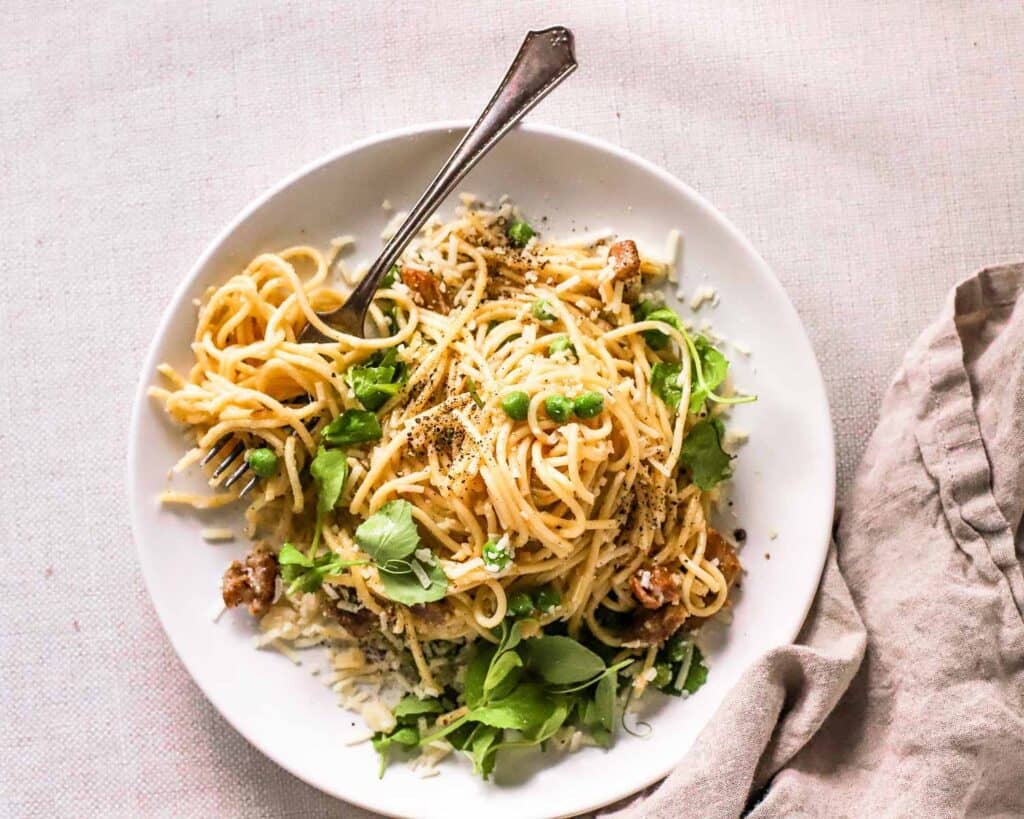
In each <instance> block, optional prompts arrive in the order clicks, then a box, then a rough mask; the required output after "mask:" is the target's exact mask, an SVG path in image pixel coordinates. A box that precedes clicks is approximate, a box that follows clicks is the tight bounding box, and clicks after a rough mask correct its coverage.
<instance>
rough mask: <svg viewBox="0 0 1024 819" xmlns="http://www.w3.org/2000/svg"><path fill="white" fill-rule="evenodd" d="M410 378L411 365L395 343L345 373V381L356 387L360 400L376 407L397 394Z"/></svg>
mask: <svg viewBox="0 0 1024 819" xmlns="http://www.w3.org/2000/svg"><path fill="white" fill-rule="evenodd" d="M408 380H409V368H408V367H407V366H406V364H405V362H404V361H399V360H398V351H397V350H396V349H395V348H394V347H391V348H390V349H388V350H387V351H386V352H377V353H375V354H374V355H373V356H371V357H370V358H369V359H368V360H367V361H366V363H365V364H361V365H359V366H358V367H350V368H349V369H348V371H346V373H345V383H346V384H348V385H349V386H350V387H351V388H352V392H353V393H355V396H356V398H357V399H358V400H359V403H360V404H362V405H363V406H364V407H365V408H366V409H368V410H373V411H376V410H378V409H380V408H381V407H382V406H384V404H385V403H387V401H388V399H389V398H391V397H392V396H394V395H397V394H398V391H399V390H400V389H401V388H402V387H403V386H404V385H405V382H406V381H408Z"/></svg>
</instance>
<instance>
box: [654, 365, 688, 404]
mask: <svg viewBox="0 0 1024 819" xmlns="http://www.w3.org/2000/svg"><path fill="white" fill-rule="evenodd" d="M682 371H683V367H682V365H681V364H677V363H675V362H673V361H659V362H658V363H657V364H655V365H654V366H653V367H652V368H651V391H652V392H653V393H654V394H655V395H656V396H658V397H659V398H660V399H661V400H662V401H664V402H665V406H667V407H669V408H670V409H677V408H678V407H679V402H680V401H681V400H682V398H683V388H682V387H680V386H679V374H680V373H681V372H682ZM691 403H692V401H691Z"/></svg>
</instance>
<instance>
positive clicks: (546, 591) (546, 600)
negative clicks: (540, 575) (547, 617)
mask: <svg viewBox="0 0 1024 819" xmlns="http://www.w3.org/2000/svg"><path fill="white" fill-rule="evenodd" d="M533 599H534V602H535V603H536V604H537V608H538V609H540V610H541V611H551V609H553V608H554V607H555V606H557V605H558V604H559V603H561V602H562V595H560V594H559V593H558V589H556V588H555V587H554V586H541V587H540V588H539V589H537V592H536V594H535V595H534V598H533Z"/></svg>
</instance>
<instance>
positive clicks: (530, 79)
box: [339, 26, 576, 335]
mask: <svg viewBox="0 0 1024 819" xmlns="http://www.w3.org/2000/svg"><path fill="white" fill-rule="evenodd" d="M575 69H576V57H575V55H574V54H573V37H572V32H571V31H569V29H567V28H565V27H564V26H553V27H552V28H546V29H544V30H543V31H531V32H529V33H528V34H527V35H526V39H525V40H524V41H523V45H522V47H521V48H520V49H519V53H518V54H516V58H515V60H513V61H512V65H511V66H509V69H508V72H507V73H506V74H505V78H504V79H503V80H502V81H501V85H499V86H498V90H497V91H495V92H494V96H493V97H491V101H490V102H488V103H487V107H486V108H484V110H483V113H482V114H480V117H479V119H477V121H476V122H475V123H474V124H473V127H472V128H470V129H469V130H468V131H467V132H466V135H465V136H464V137H463V138H462V141H461V142H460V143H459V144H458V146H457V147H456V148H455V150H454V151H452V154H451V156H449V157H448V160H447V161H446V162H445V163H444V165H442V166H441V170H440V171H438V172H437V176H435V177H434V179H433V181H432V182H431V183H430V184H429V185H428V186H427V189H426V190H425V191H424V192H423V195H422V196H421V197H420V198H419V200H418V201H417V202H416V204H415V205H414V206H413V208H412V210H411V211H409V215H408V216H407V217H406V219H405V221H404V222H402V224H401V226H400V227H399V228H398V230H396V231H395V234H394V236H392V237H391V240H390V241H389V242H388V243H387V245H385V246H384V250H383V251H381V254H380V256H379V257H378V258H377V261H375V262H374V263H373V264H372V265H371V266H370V269H369V271H367V273H366V275H365V276H364V277H363V279H362V281H360V282H359V284H358V285H357V286H356V289H355V290H353V291H352V295H351V296H349V298H348V301H347V302H346V303H345V306H346V308H348V307H349V306H350V305H351V312H350V311H349V310H345V312H346V313H348V315H349V316H353V317H354V316H355V315H356V314H358V316H359V329H358V331H357V332H358V335H362V327H363V320H364V318H365V316H366V310H367V308H368V307H369V306H370V302H371V301H373V296H374V294H375V293H376V292H377V286H378V284H379V283H380V280H381V278H383V276H384V274H385V273H386V272H387V271H388V270H389V269H390V268H391V266H392V265H393V264H394V263H395V262H396V261H398V257H399V256H401V255H402V251H403V250H405V248H406V246H407V245H408V244H409V242H411V241H412V239H413V237H414V236H415V235H416V234H417V233H418V232H419V229H420V228H421V227H423V224H424V222H426V221H427V219H428V218H430V215H431V214H432V213H433V212H434V211H436V210H437V209H438V207H440V205H441V203H442V202H443V201H444V199H445V198H446V197H447V196H448V194H450V193H451V192H452V189H453V188H454V187H455V186H456V185H458V184H459V182H461V181H462V179H463V177H465V175H466V174H467V173H469V172H470V171H471V170H472V169H473V167H474V166H475V165H476V163H477V162H479V161H480V159H481V158H482V157H483V156H484V154H486V153H487V152H488V151H489V150H491V148H493V147H494V146H495V144H497V142H498V140H500V139H501V138H502V137H503V136H505V134H506V133H507V132H508V130H509V129H510V128H511V127H512V126H513V125H515V124H516V123H517V122H519V120H520V119H522V118H523V115H524V114H526V112H527V111H529V110H530V109H531V108H533V107H534V106H535V105H536V104H537V103H538V102H540V101H541V100H542V99H544V97H545V96H547V94H548V92H549V91H551V90H552V89H553V88H554V87H555V86H556V85H558V84H559V83H560V82H561V81H562V80H564V79H565V78H566V77H567V76H569V74H571V73H572V72H573V71H574V70H575ZM339 329H345V328H339ZM346 331H347V332H352V331H351V329H348V330H346Z"/></svg>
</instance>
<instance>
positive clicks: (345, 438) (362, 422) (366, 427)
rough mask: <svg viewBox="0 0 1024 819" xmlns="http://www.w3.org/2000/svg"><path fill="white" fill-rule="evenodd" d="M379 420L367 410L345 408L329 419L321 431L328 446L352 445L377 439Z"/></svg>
mask: <svg viewBox="0 0 1024 819" xmlns="http://www.w3.org/2000/svg"><path fill="white" fill-rule="evenodd" d="M381 434H382V433H381V429H380V421H378V420H377V416H376V415H374V414H373V413H372V412H368V411H367V410H345V411H344V412H343V413H342V414H341V415H339V416H338V417H337V418H335V419H334V420H333V421H331V423H330V424H328V425H327V427H326V429H324V431H323V440H324V443H326V444H328V445H329V446H352V445H353V444H363V443H367V442H369V441H379V440H380V437H381Z"/></svg>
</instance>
